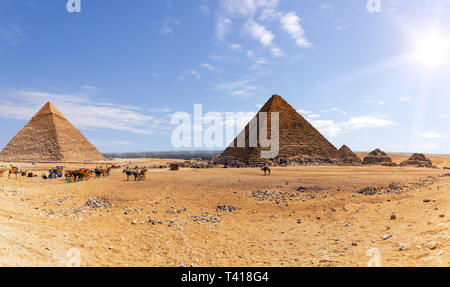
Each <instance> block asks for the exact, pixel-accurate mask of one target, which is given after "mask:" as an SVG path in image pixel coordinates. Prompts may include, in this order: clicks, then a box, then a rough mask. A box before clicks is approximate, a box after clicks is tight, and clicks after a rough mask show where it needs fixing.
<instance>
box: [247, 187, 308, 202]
mask: <svg viewBox="0 0 450 287" xmlns="http://www.w3.org/2000/svg"><path fill="white" fill-rule="evenodd" d="M250 195H251V196H252V197H254V198H256V200H258V201H274V202H275V203H277V204H280V203H286V202H295V201H299V200H305V199H308V200H309V199H312V198H315V196H314V195H312V194H307V195H305V194H304V191H296V192H290V191H286V192H277V191H268V190H253V191H251V192H250Z"/></svg>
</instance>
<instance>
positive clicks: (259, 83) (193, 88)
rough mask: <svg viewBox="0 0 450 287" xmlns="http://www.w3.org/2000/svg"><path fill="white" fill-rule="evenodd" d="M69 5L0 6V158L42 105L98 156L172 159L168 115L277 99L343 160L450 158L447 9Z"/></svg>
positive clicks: (432, 2) (147, 1)
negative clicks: (356, 156) (143, 154)
mask: <svg viewBox="0 0 450 287" xmlns="http://www.w3.org/2000/svg"><path fill="white" fill-rule="evenodd" d="M371 1H377V0H371ZM337 2H339V3H337ZM66 3H67V0H49V1H41V0H0V122H1V125H0V135H1V137H0V148H3V147H4V146H5V145H6V144H7V143H8V142H9V140H10V139H11V138H12V137H13V136H14V135H15V134H16V133H17V132H18V131H19V130H20V129H21V128H22V127H23V126H24V125H25V124H26V123H27V122H28V120H29V119H30V118H31V117H32V115H33V114H34V113H35V112H37V111H38V110H39V108H40V107H41V106H43V105H44V104H45V103H46V102H47V101H51V102H53V103H54V104H55V105H56V107H57V108H58V109H59V110H61V112H63V113H64V114H65V115H66V117H67V118H68V120H69V121H71V122H72V123H73V124H74V125H75V126H76V127H77V128H79V129H80V131H81V132H82V133H83V134H84V135H85V136H86V137H87V138H88V139H89V140H90V141H91V142H92V143H93V144H94V145H96V146H97V148H98V149H99V150H100V151H102V152H132V151H167V150H175V149H177V148H176V147H174V145H173V143H172V141H171V134H172V132H173V130H174V128H175V127H176V124H174V123H173V122H172V121H171V119H172V116H173V115H174V114H175V113H177V112H186V113H189V114H193V112H194V105H195V104H202V108H203V113H208V112H218V113H221V114H225V113H227V112H234V113H238V112H241V113H243V115H245V117H244V119H246V120H249V119H251V117H252V116H253V115H254V114H255V113H256V112H258V110H259V109H260V108H261V107H262V105H263V104H264V103H265V102H266V101H267V100H268V99H269V98H270V97H271V96H272V95H273V94H279V95H281V96H282V97H283V98H284V99H285V100H286V101H287V102H288V103H289V104H291V105H292V106H293V107H294V108H295V109H296V110H297V111H299V113H300V114H302V115H303V116H304V117H305V118H306V119H307V120H308V121H310V122H311V123H312V124H313V125H314V126H315V127H316V128H318V129H319V130H320V131H321V132H322V133H323V134H324V135H325V136H326V137H327V138H328V139H329V141H330V142H332V143H333V144H334V145H335V146H336V147H337V148H339V147H340V146H341V145H343V144H346V145H348V146H349V147H350V148H351V149H353V150H354V151H370V150H373V149H375V148H381V149H383V150H385V151H388V152H424V153H445V154H450V125H449V124H448V123H449V121H450V108H449V107H450V81H449V79H450V0H404V1H401V0H396V1H394V0H379V3H380V6H376V5H375V6H372V8H374V7H375V8H378V7H379V8H380V10H378V9H375V11H374V9H368V8H367V0H340V1H327V0H324V1H320V0H217V1H213V0H191V1H175V0H171V1H167V0H133V1H113V0H81V2H80V3H81V12H79V13H78V12H74V13H69V12H68V10H67V9H66ZM369 10H370V11H369ZM237 132H238V130H236V134H237ZM228 144H229V143H228V142H226V141H224V143H223V147H226V146H227V145H228ZM208 148H210V147H204V148H203V149H208ZM195 149H202V148H195ZM213 149H220V148H217V147H214V148H213Z"/></svg>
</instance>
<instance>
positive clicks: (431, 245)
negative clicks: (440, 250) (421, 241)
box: [427, 241, 438, 250]
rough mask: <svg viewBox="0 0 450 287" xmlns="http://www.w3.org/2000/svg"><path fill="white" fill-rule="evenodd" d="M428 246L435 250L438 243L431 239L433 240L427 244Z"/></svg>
mask: <svg viewBox="0 0 450 287" xmlns="http://www.w3.org/2000/svg"><path fill="white" fill-rule="evenodd" d="M427 247H428V248H429V249H430V250H435V249H436V248H437V247H438V244H437V243H436V242H434V241H431V242H429V243H428V244H427Z"/></svg>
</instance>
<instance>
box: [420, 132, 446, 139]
mask: <svg viewBox="0 0 450 287" xmlns="http://www.w3.org/2000/svg"><path fill="white" fill-rule="evenodd" d="M420 136H421V137H423V138H428V139H441V138H445V136H444V135H441V134H438V133H434V132H425V133H422V134H421V135H420Z"/></svg>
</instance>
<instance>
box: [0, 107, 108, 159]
mask: <svg viewBox="0 0 450 287" xmlns="http://www.w3.org/2000/svg"><path fill="white" fill-rule="evenodd" d="M101 159H104V157H103V155H102V154H101V153H100V152H99V151H98V150H97V149H96V148H95V147H94V146H93V145H92V144H91V143H90V142H89V141H88V140H87V139H86V138H85V137H84V136H83V135H82V134H81V133H80V131H79V130H77V129H76V128H75V127H74V126H73V125H72V124H71V123H70V122H69V121H68V120H67V119H66V118H65V117H64V115H63V114H62V113H61V112H60V111H59V110H58V109H57V108H56V107H55V106H54V105H53V104H52V103H50V102H48V103H47V104H45V105H44V106H43V107H42V108H41V109H40V110H39V111H38V112H37V113H36V114H35V115H34V116H33V118H32V119H31V120H30V121H29V122H28V124H27V125H26V126H25V127H24V128H23V129H22V130H20V131H19V133H17V135H16V136H15V137H14V138H13V139H12V140H11V141H10V142H9V143H8V144H7V145H6V147H5V148H4V149H3V150H2V151H1V152H0V160H3V161H32V162H53V161H56V162H62V161H66V162H67V161H76V162H78V161H91V160H101Z"/></svg>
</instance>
